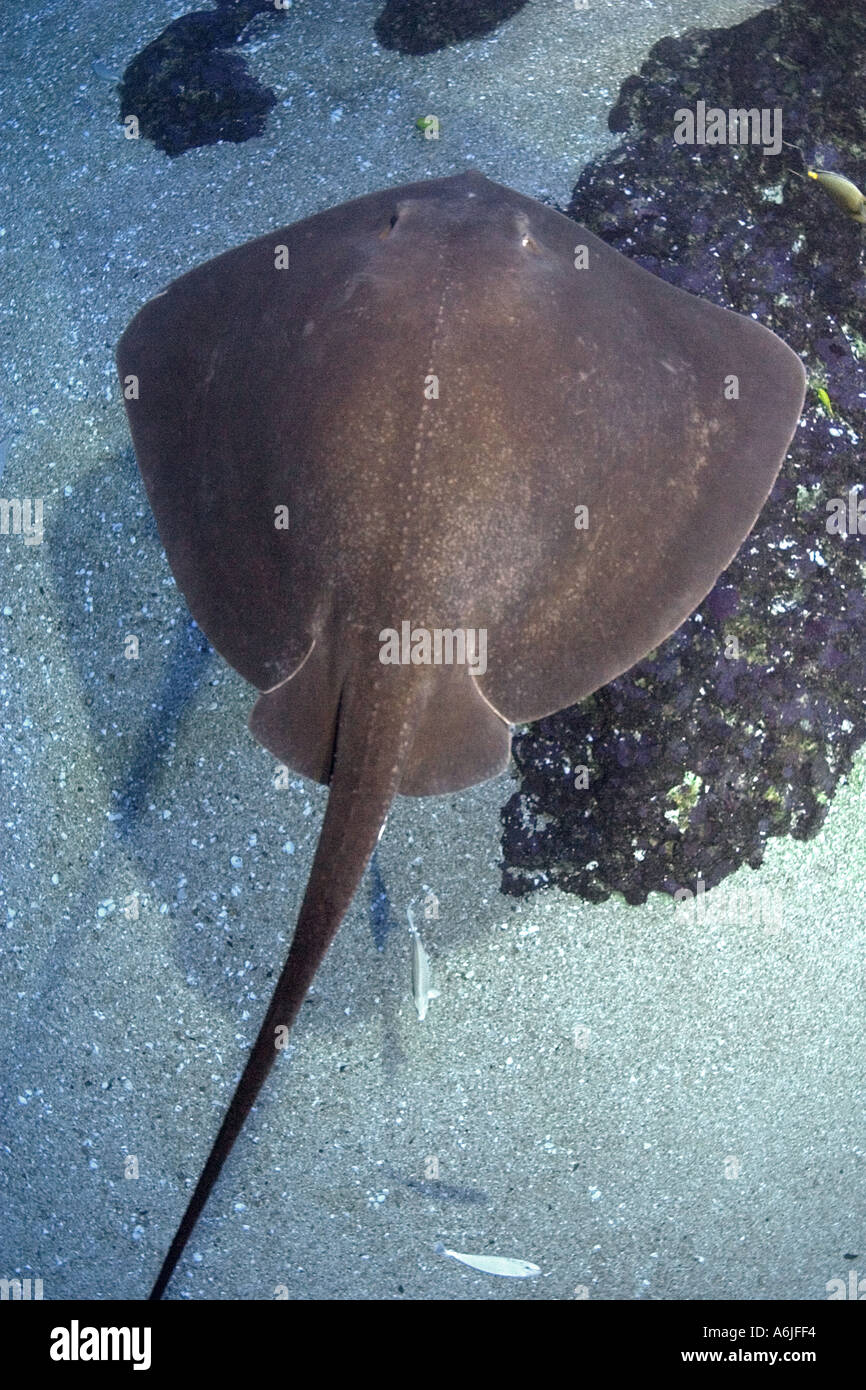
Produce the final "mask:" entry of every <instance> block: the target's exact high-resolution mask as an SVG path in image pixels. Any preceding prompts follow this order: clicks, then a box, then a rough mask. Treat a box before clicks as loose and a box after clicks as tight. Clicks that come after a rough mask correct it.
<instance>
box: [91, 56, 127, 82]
mask: <svg viewBox="0 0 866 1390" xmlns="http://www.w3.org/2000/svg"><path fill="white" fill-rule="evenodd" d="M90 66H91V67H92V68H93V71H94V72H95V73H96V76H97V77H101V78H102V80H103V82H119V81H120V78H121V74H120V73H119V72H115V71H114V70H113V69H112V68H110V67H109V66H108V64H107V63H105V62H103V60H102V59H101V58H94V59H93V61H92V63H91V64H90Z"/></svg>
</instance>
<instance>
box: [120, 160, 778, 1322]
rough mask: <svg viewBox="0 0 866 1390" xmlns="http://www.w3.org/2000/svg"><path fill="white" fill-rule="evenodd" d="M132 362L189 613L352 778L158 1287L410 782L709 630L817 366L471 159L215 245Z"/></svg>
mask: <svg viewBox="0 0 866 1390" xmlns="http://www.w3.org/2000/svg"><path fill="white" fill-rule="evenodd" d="M581 246H582V247H585V248H587V260H586V268H578V266H579V265H581V263H582V256H581V254H580V253H578V254H577V255H576V248H577V247H581ZM281 248H287V251H288V255H287V257H286V255H285V253H284V252H283V251H282V250H281ZM286 261H287V263H288V268H280V267H281V266H284V265H285V264H286ZM576 262H577V264H576ZM118 363H119V369H120V374H121V378H122V379H124V381H126V380H127V379H128V378H129V377H130V376H134V377H135V378H136V379H137V383H138V387H137V389H138V399H130V400H128V402H127V409H128V412H129V418H130V424H131V428H132V434H133V439H134V442H135V446H136V453H137V456H138V461H139V464H140V467H141V471H142V473H143V475H144V479H145V483H146V485H147V490H148V494H149V497H150V500H151V503H152V506H153V509H154V512H155V514H156V518H157V522H158V525H159V530H160V535H161V537H162V540H163V542H164V544H165V548H166V551H167V554H168V558H169V561H170V563H171V566H172V569H173V570H174V573H175V575H176V577H177V580H178V583H179V585H180V587H181V588H182V590H183V592H184V594H185V595H186V598H187V600H188V602H189V606H190V609H191V611H192V613H193V615H194V616H195V618H196V619H197V621H198V622H199V624H200V625H201V627H202V628H203V629H204V631H205V632H206V633H207V635H208V637H209V638H210V640H211V641H212V642H213V644H214V646H216V648H217V649H218V651H220V652H221V653H222V655H223V656H224V657H225V658H226V660H228V661H229V662H230V663H231V664H232V665H233V666H234V667H235V668H236V669H237V670H238V671H239V672H240V673H241V674H242V675H243V676H245V677H246V678H247V679H248V680H249V681H251V682H252V683H253V685H255V686H257V687H258V689H259V690H260V691H261V692H263V693H262V695H261V697H260V699H259V701H258V703H257V705H256V707H255V710H254V711H253V715H252V720H251V727H252V730H253V733H254V734H255V736H256V737H257V738H258V739H259V740H260V741H261V742H262V743H264V744H265V746H266V747H267V748H269V749H270V750H271V751H272V752H273V753H274V754H275V755H276V756H277V757H278V758H279V759H281V760H282V761H284V762H286V763H288V764H289V765H290V766H291V767H293V768H295V769H296V770H297V771H299V772H301V773H303V774H304V775H306V776H308V777H312V778H315V779H317V780H319V781H321V782H327V783H329V784H330V796H329V800H328V807H327V811H326V814H325V819H324V823H323V827H322V832H321V837H320V840H319V845H318V849H317V851H316V856H315V860H314V862H313V867H312V871H311V874H310V879H309V883H308V885H307V891H306V895H305V898H304V901H303V905H302V908H301V912H300V916H299V919H298V923H297V927H296V929H295V935H294V939H293V941H292V946H291V950H290V952H289V955H288V959H287V962H286V965H285V968H284V970H283V973H282V975H281V977H280V980H279V983H278V985H277V988H276V991H275V993H274V997H273V1000H272V1002H271V1005H270V1007H269V1009H268V1012H267V1015H266V1017H265V1020H264V1023H263V1025H262V1029H261V1032H260V1034H259V1037H258V1040H257V1042H256V1044H255V1047H254V1049H253V1052H252V1054H251V1057H250V1061H249V1063H248V1066H247V1068H246V1070H245V1072H244V1074H243V1076H242V1078H241V1082H240V1084H239V1086H238V1089H237V1092H236V1094H235V1098H234V1100H233V1101H232V1105H231V1107H230V1109H229V1112H228V1114H227V1116H226V1119H225V1121H224V1124H223V1127H222V1130H221V1131H220V1134H219V1136H218V1138H217V1141H216V1144H215V1146H214V1149H213V1152H212V1153H211V1156H210V1159H209V1160H208V1164H207V1166H206V1168H205V1170H204V1173H203V1174H202V1177H201V1179H200V1181H199V1184H198V1187H197V1188H196V1191H195V1193H194V1195H193V1198H192V1200H191V1202H190V1205H189V1208H188V1210H187V1213H186V1216H185V1217H184V1221H183V1223H182V1225H181V1227H180V1230H179V1232H178V1235H177V1237H176V1238H175V1241H174V1244H173V1245H172V1248H171V1250H170V1252H169V1255H168V1257H167V1258H166V1261H165V1263H164V1265H163V1269H162V1272H161V1274H160V1277H159V1279H158V1280H157V1284H156V1286H155V1288H154V1291H153V1294H152V1295H151V1296H152V1297H159V1296H160V1294H161V1293H162V1290H163V1289H164V1287H165V1284H166V1283H167V1281H168V1278H169V1277H170V1274H171V1271H172V1269H173V1267H174V1264H175V1263H176V1260H177V1258H178V1256H179V1254H180V1252H181V1251H182V1249H183V1246H184V1244H185V1242H186V1239H187V1238H188V1236H189V1233H190V1231H191V1229H192V1226H193V1225H194V1223H195V1220H196V1218H197V1215H198V1213H199V1211H200V1210H201V1208H202V1206H203V1205H204V1202H205V1200H206V1198H207V1194H208V1192H209V1190H210V1188H211V1186H212V1185H213V1182H214V1180H215V1178H216V1176H217V1174H218V1172H219V1169H220V1167H221V1165H222V1163H223V1161H224V1159H225V1157H226V1155H227V1153H228V1151H229V1149H230V1148H231V1144H232V1142H233V1140H234V1138H235V1136H236V1135H237V1133H238V1131H239V1130H240V1128H241V1126H242V1124H243V1122H244V1119H245V1117H246V1115H247V1113H248V1111H249V1108H250V1106H251V1105H252V1104H253V1102H254V1100H255V1096H256V1094H257V1093H258V1090H259V1087H260V1086H261V1084H262V1081H263V1080H264V1078H265V1076H266V1074H267V1072H268V1070H269V1068H270V1066H271V1064H272V1062H273V1060H274V1057H275V1054H276V1048H275V1042H276V1041H277V1039H278V1037H279V1038H281V1037H282V1036H283V1035H282V1034H278V1032H277V1030H279V1029H280V1028H281V1027H282V1026H283V1025H290V1024H291V1022H292V1020H293V1019H294V1017H295V1015H296V1014H297V1011H298V1009H299V1007H300V1005H301V1003H302V1002H303V999H304V997H305V995H306V993H307V990H308V988H309V985H310V983H311V981H312V978H313V976H314V974H315V971H316V969H317V967H318V965H319V963H320V961H321V960H322V957H323V956H324V954H325V952H326V950H327V948H328V946H329V944H330V942H331V940H332V939H333V936H334V934H335V932H336V930H337V928H338V926H339V924H340V921H341V920H342V917H343V915H344V913H345V911H346V909H347V907H348V905H349V903H350V901H351V899H352V896H353V894H354V892H355V889H356V887H357V885H358V882H359V880H360V878H361V876H362V874H363V871H364V868H365V865H366V863H367V860H368V858H369V855H370V853H371V851H372V849H373V847H374V845H375V843H376V839H377V836H378V834H379V832H380V829H381V827H382V824H383V822H384V819H385V816H386V814H387V811H388V807H389V805H390V803H391V801H392V800H393V798H394V796H395V795H396V794H397V793H398V792H402V793H404V794H409V795H425V794H430V793H437V792H449V791H454V790H456V789H458V788H461V787H465V786H468V785H470V784H472V783H474V782H478V781H481V780H483V779H484V778H487V777H490V776H492V775H494V774H495V773H497V772H499V771H501V770H502V769H503V768H504V767H505V766H506V763H507V761H508V756H509V725H510V724H513V723H516V722H523V721H526V720H531V719H535V718H538V717H540V716H542V715H546V714H549V713H551V712H552V711H554V710H558V709H560V708H562V707H564V706H566V705H569V704H573V703H574V702H575V701H577V700H579V699H581V698H582V697H583V696H585V695H587V694H589V693H590V692H591V691H592V690H595V689H596V688H597V687H598V686H600V685H603V684H604V683H605V682H606V681H608V680H610V679H612V678H613V677H614V676H616V675H618V674H619V673H620V672H622V671H623V670H625V669H627V668H628V667H629V666H631V665H632V664H633V663H634V662H635V661H637V660H639V659H640V658H641V657H642V656H644V655H645V653H646V652H647V651H649V650H651V649H652V648H653V647H654V646H656V645H657V644H658V643H659V642H660V641H661V640H662V639H663V638H664V637H666V636H667V635H668V634H669V633H670V632H672V631H673V630H674V629H675V628H676V627H677V626H678V625H679V624H680V623H681V622H682V621H683V620H684V619H685V618H686V617H687V615H688V614H689V613H690V612H691V611H692V610H693V609H694V608H695V606H696V605H697V604H698V603H699V602H700V600H701V599H702V598H703V596H704V595H705V594H706V593H707V592H708V590H709V589H710V588H711V587H712V585H713V583H714V581H715V579H716V578H717V576H718V574H719V573H720V572H721V571H722V570H723V569H724V568H725V566H726V565H727V564H728V562H729V561H730V560H731V558H732V557H733V555H734V554H735V552H736V551H737V549H738V548H739V546H740V544H741V542H742V540H743V538H744V537H745V536H746V535H747V533H748V531H749V530H750V529H751V527H752V525H753V523H754V521H755V518H756V516H757V514H758V511H759V510H760V507H761V505H762V503H763V502H764V500H765V498H766V496H767V494H768V492H769V490H770V487H771V486H772V483H773V480H774V478H775V476H776V473H777V471H778V468H779V465H780V463H781V460H782V458H783V456H784V453H785V450H786V448H787V445H788V443H789V441H790V438H791V435H792V433H793V430H794V428H795V425H796V421H797V418H798V415H799V412H800V408H801V405H802V400H803V391H804V373H803V369H802V367H801V365H800V362H799V360H798V359H797V358H796V357H795V355H794V354H793V353H792V352H791V351H790V350H789V349H788V348H787V347H786V346H785V345H784V344H783V343H782V342H780V340H779V339H778V338H776V337H775V336H774V335H773V334H772V333H770V332H769V331H767V330H766V329H764V328H762V327H761V326H760V325H758V324H757V323H755V322H753V321H752V320H750V319H745V318H742V317H740V316H738V315H735V314H732V313H730V312H728V311H726V310H722V309H719V308H716V307H715V306H713V305H710V304H707V303H705V302H703V301H701V300H698V299H695V298H693V297H692V296H690V295H688V294H685V293H683V292H681V291H678V290H675V289H673V288H672V287H671V286H669V285H668V284H666V283H664V282H663V281H662V280H659V279H657V278H655V277H654V276H652V275H649V274H648V273H647V272H645V271H643V270H641V269H640V268H639V267H637V266H635V265H633V264H632V263H631V262H629V261H628V260H626V259H625V258H624V257H622V256H621V255H619V254H618V253H617V252H615V251H613V250H611V249H610V248H609V247H607V246H605V245H604V243H602V242H601V241H599V240H598V239H597V238H595V237H594V236H592V235H591V234H590V233H589V232H588V231H586V230H585V229H584V228H582V227H580V226H578V225H576V224H575V223H573V222H571V221H569V220H568V219H567V218H565V217H564V216H562V215H561V214H559V213H557V212H554V211H552V210H550V209H548V208H545V207H543V206H541V205H540V204H538V203H536V202H534V201H533V200H532V199H529V198H526V197H523V196H521V195H520V194H518V193H515V192H513V191H512V190H510V189H507V188H504V187H502V186H500V185H498V184H495V183H491V182H489V181H488V180H486V179H485V178H483V177H482V176H481V175H479V174H476V173H474V172H473V173H467V174H463V175H459V176H457V177H454V178H449V179H439V180H434V181H431V182H426V183H418V184H410V185H407V186H405V187H402V188H396V189H393V190H388V191H384V192H380V193H374V194H372V195H370V196H368V197H365V198H360V199H358V200H357V201H355V202H351V203H347V204H345V205H343V206H341V207H337V208H333V209H331V210H329V211H327V212H324V213H320V214H319V215H317V216H315V217H311V218H309V219H307V220H305V221H303V222H299V223H296V224H294V225H293V226H290V227H286V228H282V229H281V230H279V231H276V232H273V233H271V234H269V235H267V236H264V237H261V238H259V239H258V240H256V241H253V242H251V243H249V244H248V245H245V246H242V247H239V248H238V249H237V250H234V251H230V252H228V253H227V254H225V255H223V256H220V257H218V258H217V259H215V260H213V261H210V262H208V263H207V264H206V265H203V266H201V267H200V268H198V269H197V270H194V271H192V272H191V273H189V274H187V275H184V276H183V277H182V278H181V279H180V280H177V281H176V282H174V283H173V284H172V285H170V286H169V287H168V289H167V290H165V291H164V292H163V293H162V294H161V295H158V296H157V297H156V298H155V299H153V300H151V301H150V303H148V304H147V305H145V307H144V308H143V309H142V310H141V312H140V313H139V314H138V315H137V316H136V318H135V319H134V320H133V322H132V323H131V325H130V327H129V328H128V329H127V331H126V333H125V334H124V336H123V339H122V340H121V343H120V347H119V350H118ZM731 378H736V379H737V386H736V388H734V387H732V385H731ZM735 391H736V392H737V394H736V396H734V392H735ZM129 394H133V395H134V394H135V393H134V390H133V392H132V393H130V392H129V390H128V391H127V395H129ZM732 396H734V398H731V397H732ZM582 506H584V507H587V508H588V527H587V528H586V529H582V528H581V527H579V526H576V524H575V517H576V512H575V509H576V508H578V507H582ZM281 508H287V509H288V513H287V515H288V527H287V529H286V528H285V526H284V525H283V524H281V523H283V522H284V521H285V516H286V513H285V512H281V511H280V510H279V509H281ZM407 622H408V623H409V624H410V625H411V629H412V630H413V631H417V630H419V629H427V630H428V631H430V632H433V631H434V630H436V629H439V630H445V629H448V630H455V629H462V630H467V629H471V630H473V631H476V632H477V631H478V630H483V632H484V633H485V635H486V670H485V671H483V673H482V671H481V666H482V665H483V663H481V664H480V665H478V664H476V669H475V670H473V667H472V665H471V664H470V663H469V661H465V662H463V663H462V664H461V663H459V662H453V663H452V664H438V665H437V664H414V663H412V662H411V661H410V662H409V663H407V664H403V663H402V662H401V663H400V664H390V663H383V662H382V660H380V653H381V651H382V649H383V633H384V632H385V630H389V629H390V630H396V632H397V633H399V634H401V636H402V634H403V632H404V629H403V624H404V623H407ZM470 650H471V648H470ZM458 654H459V653H458ZM476 654H477V648H476Z"/></svg>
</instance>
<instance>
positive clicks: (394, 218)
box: [379, 212, 400, 241]
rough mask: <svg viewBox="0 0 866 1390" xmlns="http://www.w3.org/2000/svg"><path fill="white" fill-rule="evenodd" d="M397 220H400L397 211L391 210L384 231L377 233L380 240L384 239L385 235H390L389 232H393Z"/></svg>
mask: <svg viewBox="0 0 866 1390" xmlns="http://www.w3.org/2000/svg"><path fill="white" fill-rule="evenodd" d="M399 221H400V214H399V212H392V213H391V220H390V222H389V223H388V226H387V229H386V230H385V231H384V232H380V233H379V235H380V237H381V239H382V241H384V240H385V238H386V237H387V236H390V235H391V233H392V232H393V230H394V228H395V227H396V225H397V223H398V222H399Z"/></svg>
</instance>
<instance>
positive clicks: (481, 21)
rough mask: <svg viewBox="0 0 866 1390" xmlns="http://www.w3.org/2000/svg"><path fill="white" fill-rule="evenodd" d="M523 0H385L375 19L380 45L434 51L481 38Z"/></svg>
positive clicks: (400, 49)
mask: <svg viewBox="0 0 866 1390" xmlns="http://www.w3.org/2000/svg"><path fill="white" fill-rule="evenodd" d="M525 4H526V0H388V3H387V4H386V6H385V8H384V10H383V11H382V13H381V14H380V15H379V18H378V19H377V20H376V24H375V26H374V27H375V31H376V38H377V39H378V40H379V43H380V44H381V45H382V47H383V48H396V49H398V50H399V52H400V53H412V54H420V53H435V52H436V50H437V49H439V48H446V47H447V46H448V45H449V44H452V43H461V42H463V41H464V40H466V39H477V38H481V37H482V36H483V35H485V34H491V33H492V32H493V30H494V29H498V28H499V25H500V24H503V23H504V22H505V20H506V19H511V17H512V15H515V14H517V12H518V10H522V9H523V7H524V5H525Z"/></svg>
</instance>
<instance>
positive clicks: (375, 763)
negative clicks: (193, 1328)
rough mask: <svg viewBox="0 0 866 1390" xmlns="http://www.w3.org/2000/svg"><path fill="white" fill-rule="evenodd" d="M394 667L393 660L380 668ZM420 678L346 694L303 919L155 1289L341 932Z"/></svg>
mask: <svg viewBox="0 0 866 1390" xmlns="http://www.w3.org/2000/svg"><path fill="white" fill-rule="evenodd" d="M382 670H383V671H385V672H388V673H390V672H392V671H393V670H394V668H393V667H390V668H382ZM422 698H423V691H422V687H421V683H420V682H419V681H416V680H412V679H411V677H410V679H409V680H408V681H406V680H405V679H404V680H403V681H402V682H400V685H399V688H398V686H397V684H396V683H394V682H393V681H392V682H391V683H390V688H389V684H388V683H387V679H386V677H385V676H383V675H380V674H379V673H376V674H374V675H373V677H372V679H371V680H368V681H367V682H366V684H360V688H359V686H358V685H356V686H355V687H354V688H352V689H351V690H350V691H349V692H346V693H344V697H343V698H342V699H341V702H340V709H339V714H338V725H337V734H336V743H335V757H334V767H333V774H332V777H331V781H330V792H329V795H328V805H327V808H326V810H325V818H324V820H323V822H322V830H321V833H320V835H319V843H318V845H317V847H316V854H315V857H314V859H313V866H312V869H311V870H310V877H309V881H308V883H307V889H306V893H305V894H304V900H303V903H302V904H301V910H300V914H299V916H298V923H297V926H296V927H295V933H294V936H293V938H292V944H291V947H290V949H289V954H288V956H287V958H286V963H285V965H284V967H283V971H282V974H281V975H280V978H279V980H278V981H277V986H276V988H275V990H274V993H273V997H272V999H271V1002H270V1005H269V1007H268V1011H267V1013H266V1014H265V1019H264V1022H263V1023H262V1026H261V1028H260V1030H259V1034H258V1037H257V1038H256V1041H255V1043H254V1045H253V1049H252V1052H251V1053H250V1056H249V1059H248V1061H247V1064H246V1066H245V1067H244V1070H243V1073H242V1075H241V1079H240V1081H239V1082H238V1085H237V1088H236V1090H235V1093H234V1096H233V1097H232V1101H231V1104H230V1105H229V1108H228V1111H227V1112H226V1116H225V1119H224V1120H223V1122H222V1125H221V1127H220V1130H219V1133H218V1134H217V1137H216V1140H215V1141H214V1145H213V1148H212V1149H211V1152H210V1156H209V1157H208V1160H207V1162H206V1164H205V1166H204V1169H203V1170H202V1174H201V1177H200V1178H199V1180H198V1183H197V1184H196V1187H195V1190H194V1192H193V1194H192V1197H191V1198H190V1201H189V1205H188V1206H187V1209H186V1211H185V1213H184V1216H183V1219H182V1220H181V1223H180V1225H179V1227H178V1229H177V1233H176V1235H175V1237H174V1240H173V1241H172V1243H171V1246H170V1248H169V1251H168V1254H167V1255H166V1257H165V1260H164V1261H163V1264H162V1268H161V1269H160V1272H159V1275H158V1276H157V1279H156V1282H155V1284H154V1286H153V1289H152V1290H151V1293H150V1298H149V1301H151V1302H153V1301H156V1300H158V1299H160V1298H161V1297H162V1295H163V1293H164V1292H165V1289H166V1286H167V1284H168V1282H169V1280H170V1278H171V1276H172V1273H173V1272H174V1268H175V1266H176V1264H177V1262H178V1260H179V1259H180V1256H181V1254H182V1253H183V1249H184V1246H185V1245H186V1243H187V1241H188V1240H189V1237H190V1235H191V1234H192V1231H193V1228H194V1227H195V1224H196V1221H197V1220H198V1218H199V1216H200V1214H201V1212H202V1209H203V1208H204V1205H205V1203H206V1202H207V1199H208V1197H209V1195H210V1192H211V1189H212V1188H213V1186H214V1183H215V1182H216V1180H217V1178H218V1176H219V1173H220V1170H221V1169H222V1166H223V1164H224V1163H225V1161H226V1159H227V1158H228V1156H229V1154H230V1153H231V1150H232V1147H233V1145H234V1142H235V1140H236V1139H237V1137H238V1135H239V1134H240V1132H241V1130H242V1128H243V1126H244V1123H245V1121H246V1118H247V1116H248V1115H249V1112H250V1110H251V1108H252V1106H253V1105H254V1104H255V1101H256V1097H257V1096H258V1094H259V1091H260V1090H261V1087H262V1085H263V1083H264V1081H265V1078H266V1077H267V1075H268V1072H269V1071H270V1069H271V1067H272V1066H273V1064H274V1060H275V1058H276V1056H277V1052H278V1051H279V1050H280V1048H281V1047H282V1046H283V1045H284V1041H285V1037H286V1035H287V1032H288V1030H289V1029H290V1028H291V1026H292V1024H293V1022H294V1020H295V1018H296V1017H297V1014H298V1011H299V1010H300V1007H301V1005H302V1004H303V1002H304V999H305V998H306V996H307V991H308V989H309V987H310V985H311V984H312V981H313V978H314V976H315V974H316V972H317V970H318V968H319V966H320V964H321V962H322V960H323V959H324V956H325V954H326V952H327V950H328V947H329V946H330V944H331V942H332V941H333V939H334V937H335V936H336V934H337V930H338V928H339V926H340V923H341V922H342V920H343V917H344V915H345V913H346V911H347V909H348V907H349V904H350V903H351V901H352V898H353V897H354V895H355V890H356V888H357V887H358V884H359V882H360V880H361V878H362V876H363V874H364V870H365V868H366V867H367V862H368V860H369V858H370V855H371V854H372V852H373V849H374V848H375V845H376V840H377V838H378V836H379V831H380V829H381V827H382V825H383V823H384V821H385V818H386V816H387V814H388V810H389V808H390V806H391V802H392V801H393V799H394V796H395V795H396V792H397V788H398V786H399V784H400V777H401V771H402V767H403V763H404V760H405V757H406V754H407V751H408V749H409V747H410V745H411V741H412V734H413V729H414V723H413V716H414V714H415V711H416V710H417V708H418V707H419V705H420V703H421V700H422Z"/></svg>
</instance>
